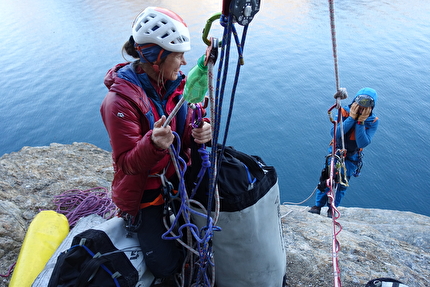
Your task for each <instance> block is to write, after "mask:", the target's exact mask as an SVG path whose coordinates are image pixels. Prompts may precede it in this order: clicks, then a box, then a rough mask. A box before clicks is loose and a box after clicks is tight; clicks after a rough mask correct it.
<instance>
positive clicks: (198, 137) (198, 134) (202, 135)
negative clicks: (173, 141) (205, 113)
mask: <svg viewBox="0 0 430 287" xmlns="http://www.w3.org/2000/svg"><path fill="white" fill-rule="evenodd" d="M191 135H192V136H193V138H194V141H195V142H196V143H198V144H204V143H207V142H209V141H210V140H211V139H212V126H211V125H210V124H209V123H207V122H203V125H202V126H201V127H198V128H194V129H193V130H192V131H191Z"/></svg>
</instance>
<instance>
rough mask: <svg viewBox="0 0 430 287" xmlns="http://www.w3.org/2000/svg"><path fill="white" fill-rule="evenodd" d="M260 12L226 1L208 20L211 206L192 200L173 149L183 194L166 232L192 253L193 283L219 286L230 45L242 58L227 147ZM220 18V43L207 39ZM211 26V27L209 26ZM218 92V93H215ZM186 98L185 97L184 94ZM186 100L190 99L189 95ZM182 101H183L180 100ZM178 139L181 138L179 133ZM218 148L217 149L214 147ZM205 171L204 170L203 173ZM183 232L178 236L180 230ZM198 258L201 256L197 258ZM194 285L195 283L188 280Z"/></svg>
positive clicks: (188, 260)
mask: <svg viewBox="0 0 430 287" xmlns="http://www.w3.org/2000/svg"><path fill="white" fill-rule="evenodd" d="M258 11H259V1H253V2H252V3H251V2H249V1H243V0H225V1H223V13H222V14H220V13H219V14H215V15H214V16H212V17H211V19H209V20H208V23H207V25H206V28H205V30H204V37H203V39H204V42H205V43H206V44H207V45H208V50H207V54H206V63H205V65H207V66H208V90H209V98H210V105H211V107H210V109H211V125H212V128H213V136H212V138H213V139H212V149H211V154H210V156H209V161H208V160H207V159H205V160H204V159H203V158H204V157H206V156H207V154H205V152H204V151H203V147H200V148H199V153H201V156H202V161H203V162H209V164H205V166H204V169H207V171H208V175H209V195H208V204H207V207H205V206H203V205H202V204H200V203H199V202H197V201H195V200H193V199H192V196H193V192H194V190H193V191H192V192H191V195H190V197H188V193H187V192H186V187H185V182H184V174H185V171H186V165H185V164H184V162H183V161H182V160H181V159H180V156H179V149H178V147H180V142H177V143H176V147H177V149H174V148H173V147H172V148H171V149H170V153H171V157H172V159H173V160H174V161H175V162H174V164H175V168H176V171H177V174H178V175H179V178H180V183H179V190H178V193H179V197H177V198H175V200H181V206H180V208H179V211H178V213H177V214H176V218H175V219H174V222H172V224H171V225H169V224H168V222H167V219H166V217H165V220H166V221H165V225H166V227H167V228H168V230H167V232H166V233H165V234H163V238H164V239H172V240H177V241H178V242H180V243H181V244H182V245H183V246H185V247H186V248H187V249H188V250H189V253H188V255H187V258H186V262H185V264H184V267H185V265H188V266H189V267H190V269H189V270H188V272H189V273H190V274H191V275H192V276H195V278H193V285H192V286H202V287H209V286H214V285H215V264H214V262H213V252H212V243H211V241H212V237H213V233H214V232H215V231H217V230H220V229H219V228H218V227H217V226H216V221H217V218H218V212H219V198H218V192H217V184H216V181H217V170H218V169H219V163H218V159H217V153H218V150H219V149H218V148H217V147H218V138H219V132H220V123H221V110H222V104H223V98H224V93H225V86H226V80H227V77H228V76H227V75H228V66H229V62H230V46H231V38H232V37H233V38H234V41H235V43H236V47H237V52H238V61H237V64H236V73H235V78H234V81H233V87H232V92H231V97H230V107H229V113H228V116H227V123H226V126H225V132H224V139H223V144H222V146H225V142H226V139H227V134H228V127H229V124H230V120H231V115H232V110H233V104H234V96H235V92H236V88H237V83H238V77H239V72H240V67H241V66H242V65H243V64H244V60H243V46H244V43H245V38H246V33H247V29H248V24H249V23H250V21H251V20H252V19H253V17H254V15H255V13H256V12H258ZM217 19H219V20H220V23H221V25H222V26H223V27H224V32H223V38H222V41H221V42H219V43H218V40H217V39H216V38H211V39H210V40H208V39H207V35H208V32H209V28H210V25H211V24H212V22H213V21H214V20H217ZM236 23H238V24H240V25H242V26H243V33H242V39H241V40H239V37H238V33H237V31H236V28H235V26H234V24H236ZM208 26H209V28H208ZM219 47H221V57H220V62H219V68H218V75H217V83H216V90H215V91H214V88H213V83H212V82H213V67H214V64H215V60H216V57H217V54H218V48H219ZM214 94H215V95H214ZM184 97H185V96H184ZM185 100H187V99H186V98H185ZM180 104H182V103H180ZM190 107H191V108H193V109H195V113H194V114H195V117H196V118H197V120H195V121H196V122H200V121H201V118H199V117H201V115H200V114H199V110H200V105H199V104H195V105H193V106H190ZM175 138H177V140H179V138H178V137H177V136H175ZM214 147H215V148H214ZM203 173H204V172H203ZM213 200H215V204H214V206H215V209H214V217H213V218H212V217H211V211H212V206H213V205H212V201H213ZM191 204H195V205H196V206H198V208H199V209H200V210H201V211H202V212H200V211H199V212H198V211H196V209H195V208H191ZM191 214H193V215H195V216H203V217H205V218H206V226H204V227H202V228H200V229H199V228H197V226H196V225H195V224H193V223H191ZM180 217H182V218H183V219H184V221H185V224H182V225H181V226H179V227H178V225H179V224H178V218H180ZM185 230H186V232H188V234H189V235H191V236H187V238H188V239H190V238H192V239H193V241H194V242H191V241H190V240H188V241H187V242H182V240H181V238H182V235H183V232H184V231H185ZM175 232H176V233H179V235H176V233H175ZM195 258H197V259H195ZM194 266H195V267H198V269H197V270H196V272H194V269H193V268H194ZM184 270H185V268H183V272H182V273H183V274H182V275H183V276H182V277H183V278H182V282H181V283H182V284H181V286H184V283H185V282H184V277H185V274H184V273H185V272H184ZM188 284H191V282H188Z"/></svg>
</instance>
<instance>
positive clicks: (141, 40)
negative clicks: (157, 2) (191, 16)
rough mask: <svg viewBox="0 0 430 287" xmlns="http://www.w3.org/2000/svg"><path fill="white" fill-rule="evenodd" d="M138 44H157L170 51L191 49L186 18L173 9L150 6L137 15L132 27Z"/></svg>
mask: <svg viewBox="0 0 430 287" xmlns="http://www.w3.org/2000/svg"><path fill="white" fill-rule="evenodd" d="M132 35H133V39H134V41H135V42H136V43H137V44H149V43H153V44H157V45H159V46H160V47H162V48H163V49H165V50H167V51H170V52H187V51H189V50H190V49H191V44H190V32H189V31H188V27H187V24H185V22H184V20H182V18H181V17H180V16H179V15H178V14H176V13H175V12H173V11H170V10H168V9H164V8H159V7H148V8H146V9H145V10H143V11H142V12H140V14H139V15H138V16H137V17H136V19H135V20H134V22H133V28H132Z"/></svg>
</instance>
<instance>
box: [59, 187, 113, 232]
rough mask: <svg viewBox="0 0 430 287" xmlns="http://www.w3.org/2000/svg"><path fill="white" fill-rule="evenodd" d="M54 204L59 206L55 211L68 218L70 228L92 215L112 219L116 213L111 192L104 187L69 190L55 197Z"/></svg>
mask: <svg viewBox="0 0 430 287" xmlns="http://www.w3.org/2000/svg"><path fill="white" fill-rule="evenodd" d="M53 203H54V204H55V205H56V206H57V207H56V209H55V211H56V212H58V213H61V214H64V215H65V216H66V217H67V219H68V221H69V225H70V227H73V226H75V224H76V223H77V222H78V220H79V219H80V218H82V217H85V216H88V215H91V214H97V215H100V216H101V217H103V218H105V219H110V218H112V217H113V216H114V215H115V212H116V206H115V204H114V203H113V201H112V198H111V195H110V192H109V191H108V190H107V189H106V188H104V187H94V188H90V189H86V190H80V189H71V190H67V191H65V192H63V193H61V194H59V195H56V196H54V199H53Z"/></svg>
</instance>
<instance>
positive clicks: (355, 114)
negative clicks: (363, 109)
mask: <svg viewBox="0 0 430 287" xmlns="http://www.w3.org/2000/svg"><path fill="white" fill-rule="evenodd" d="M359 110H360V106H359V105H358V104H357V103H356V102H354V103H353V104H352V105H351V108H350V109H349V116H350V117H351V118H353V119H354V120H357V118H358V113H359Z"/></svg>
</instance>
